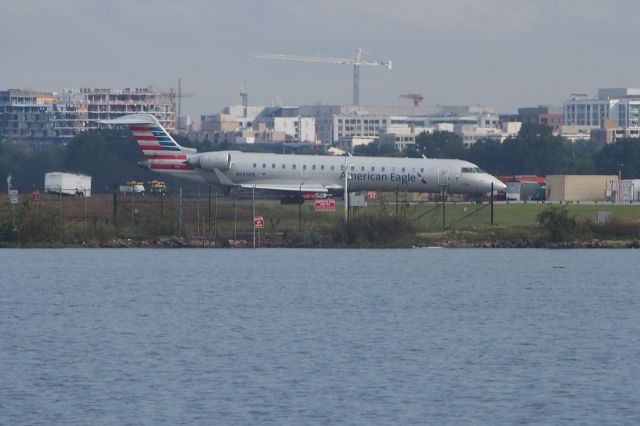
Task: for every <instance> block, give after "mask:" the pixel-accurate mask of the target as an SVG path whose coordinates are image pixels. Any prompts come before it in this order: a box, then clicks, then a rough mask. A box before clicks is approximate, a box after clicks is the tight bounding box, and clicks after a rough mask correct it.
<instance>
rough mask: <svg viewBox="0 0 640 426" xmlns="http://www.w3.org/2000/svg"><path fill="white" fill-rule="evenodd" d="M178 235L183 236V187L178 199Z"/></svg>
mask: <svg viewBox="0 0 640 426" xmlns="http://www.w3.org/2000/svg"><path fill="white" fill-rule="evenodd" d="M178 235H180V236H182V187H180V193H179V199H178Z"/></svg>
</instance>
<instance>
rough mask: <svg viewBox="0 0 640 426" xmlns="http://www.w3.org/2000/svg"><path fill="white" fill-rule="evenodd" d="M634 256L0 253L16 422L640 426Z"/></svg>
mask: <svg viewBox="0 0 640 426" xmlns="http://www.w3.org/2000/svg"><path fill="white" fill-rule="evenodd" d="M639 260H640V252H639V251H634V250H522V249H520V250H489V249H484V250H482V249H469V250H466V249H450V250H449V249H414V250H288V249H259V250H197V249H196V250H189V249H181V250H158V249H155V250H153V249H151V250H143V249H119V250H108V249H107V250H100V249H59V250H0V266H1V274H2V275H1V278H0V280H1V282H0V424H7V425H18V424H43V425H54V424H63V425H76V424H78V425H86V424H92V425H107V424H108V425H110V424H118V425H126V424H135V425H137V424H154V425H155V424H167V425H175V424H206V425H211V424H213V425H236V424H237V425H303V424H349V425H359V424H374V425H395V424H401V425H409V424H416V425H423V424H434V425H441V424H458V425H467V424H552V425H557V424H592V425H602V424H616V425H620V424H640V279H639V274H640V266H639Z"/></svg>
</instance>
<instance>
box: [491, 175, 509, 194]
mask: <svg viewBox="0 0 640 426" xmlns="http://www.w3.org/2000/svg"><path fill="white" fill-rule="evenodd" d="M492 182H493V190H494V191H506V189H507V185H505V184H504V183H502V181H500V180H499V179H496V178H493V180H492Z"/></svg>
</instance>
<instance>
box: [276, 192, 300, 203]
mask: <svg viewBox="0 0 640 426" xmlns="http://www.w3.org/2000/svg"><path fill="white" fill-rule="evenodd" d="M280 204H304V198H302V194H300V193H297V192H296V193H293V194H287V195H285V196H284V197H282V198H281V199H280Z"/></svg>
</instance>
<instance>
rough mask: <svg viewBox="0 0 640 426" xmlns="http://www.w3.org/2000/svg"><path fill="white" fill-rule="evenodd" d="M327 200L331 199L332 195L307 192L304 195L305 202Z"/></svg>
mask: <svg viewBox="0 0 640 426" xmlns="http://www.w3.org/2000/svg"><path fill="white" fill-rule="evenodd" d="M325 198H331V194H328V193H326V192H306V193H304V194H302V199H304V200H318V199H325Z"/></svg>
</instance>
